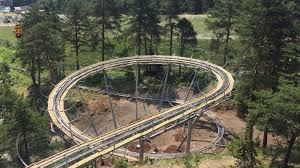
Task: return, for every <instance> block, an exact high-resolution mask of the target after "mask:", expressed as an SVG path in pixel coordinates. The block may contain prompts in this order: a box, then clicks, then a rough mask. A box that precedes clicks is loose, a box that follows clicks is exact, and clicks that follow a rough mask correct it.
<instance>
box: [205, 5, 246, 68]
mask: <svg viewBox="0 0 300 168" xmlns="http://www.w3.org/2000/svg"><path fill="white" fill-rule="evenodd" d="M240 3H241V2H240V0H217V1H215V5H214V7H213V8H212V9H211V10H209V18H208V19H207V20H206V22H207V25H208V28H209V29H211V30H212V31H213V40H212V41H211V43H212V44H211V45H212V46H214V47H213V49H214V50H215V52H219V50H220V49H221V48H223V51H222V54H223V56H224V65H226V64H227V62H228V60H227V59H228V57H229V58H232V57H233V56H232V55H233V51H231V50H232V49H231V47H230V46H231V40H232V37H233V36H234V35H235V26H236V23H237V18H238V16H239V10H240Z"/></svg>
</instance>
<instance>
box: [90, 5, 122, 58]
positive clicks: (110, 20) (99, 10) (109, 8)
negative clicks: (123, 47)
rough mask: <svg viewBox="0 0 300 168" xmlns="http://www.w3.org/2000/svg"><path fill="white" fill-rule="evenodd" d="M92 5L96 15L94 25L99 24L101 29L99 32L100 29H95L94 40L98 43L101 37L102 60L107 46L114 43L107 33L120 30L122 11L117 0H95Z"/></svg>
mask: <svg viewBox="0 0 300 168" xmlns="http://www.w3.org/2000/svg"><path fill="white" fill-rule="evenodd" d="M92 5H93V9H94V10H93V15H94V16H95V17H96V19H95V22H94V25H92V26H93V27H97V26H99V29H100V32H98V30H99V29H98V30H97V29H96V30H94V33H95V34H96V35H94V36H93V38H94V39H92V40H93V41H95V42H94V43H96V44H97V41H98V40H99V39H101V60H102V61H104V60H105V52H106V50H107V48H108V47H107V46H108V45H112V44H111V43H110V42H109V40H108V38H107V37H106V33H107V32H108V31H120V27H121V25H120V18H121V13H120V9H119V5H118V1H117V0H110V1H105V0H95V1H94V2H93V3H92ZM98 33H100V34H98Z"/></svg>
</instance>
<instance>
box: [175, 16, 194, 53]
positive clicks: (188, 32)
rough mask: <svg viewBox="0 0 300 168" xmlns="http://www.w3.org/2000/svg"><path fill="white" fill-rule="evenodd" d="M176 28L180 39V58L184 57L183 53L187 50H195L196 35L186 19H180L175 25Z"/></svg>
mask: <svg viewBox="0 0 300 168" xmlns="http://www.w3.org/2000/svg"><path fill="white" fill-rule="evenodd" d="M177 28H178V31H179V39H180V54H179V55H180V56H184V55H185V51H186V50H187V49H188V48H195V46H196V44H197V38H196V36H197V33H196V32H195V30H194V27H193V25H192V23H191V22H190V21H188V20H187V19H186V18H182V19H180V20H179V22H178V23H177Z"/></svg>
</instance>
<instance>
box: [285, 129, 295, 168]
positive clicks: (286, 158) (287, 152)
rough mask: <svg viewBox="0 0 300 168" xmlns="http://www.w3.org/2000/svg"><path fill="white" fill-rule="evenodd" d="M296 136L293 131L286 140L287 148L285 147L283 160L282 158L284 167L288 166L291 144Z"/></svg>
mask: <svg viewBox="0 0 300 168" xmlns="http://www.w3.org/2000/svg"><path fill="white" fill-rule="evenodd" d="M296 138H297V135H296V134H295V133H294V132H292V135H291V138H290V139H289V140H288V148H287V151H286V154H285V156H284V160H283V166H284V167H285V168H288V163H289V159H290V156H291V153H292V149H293V145H294V143H295V140H296Z"/></svg>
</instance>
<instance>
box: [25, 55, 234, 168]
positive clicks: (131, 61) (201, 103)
mask: <svg viewBox="0 0 300 168" xmlns="http://www.w3.org/2000/svg"><path fill="white" fill-rule="evenodd" d="M136 64H146V65H150V64H151V65H155V64H157V65H168V64H175V65H180V66H186V67H191V68H196V69H203V70H208V71H212V72H213V74H214V75H215V77H216V79H217V80H218V84H217V86H216V88H215V89H213V90H212V91H211V92H209V93H207V94H205V95H204V96H201V97H197V98H195V99H193V100H191V101H188V102H186V103H185V104H182V105H178V106H175V107H173V108H170V109H168V110H167V111H164V112H162V113H159V114H157V115H153V116H149V117H147V118H144V119H141V120H138V121H136V122H134V123H132V124H130V125H128V126H125V127H120V128H118V129H115V130H113V131H111V132H108V133H106V134H104V135H101V136H99V137H96V138H92V137H89V136H88V135H86V134H84V133H83V132H82V131H81V130H79V129H78V128H76V127H75V126H74V125H72V123H71V122H70V120H69V119H68V117H67V116H66V114H65V111H64V98H65V96H66V94H67V93H68V91H69V90H70V89H71V88H72V87H73V86H74V85H75V84H76V83H77V82H78V81H80V80H81V79H84V78H86V77H88V76H92V75H95V74H97V73H101V72H102V71H103V70H107V69H113V68H117V67H125V66H130V65H136ZM233 85H234V79H233V77H232V75H231V74H230V73H229V72H227V71H226V70H225V69H223V68H222V67H220V66H218V65H214V64H211V63H209V62H206V61H201V60H197V59H191V58H185V57H177V56H157V55H156V56H136V57H126V58H119V59H114V60H108V61H104V62H100V63H97V64H94V65H91V66H88V67H85V68H83V69H81V70H79V71H76V72H74V73H72V74H71V75H69V76H67V77H66V78H65V79H63V80H62V81H61V82H60V83H58V84H57V85H56V86H55V88H54V89H53V90H52V92H51V93H50V95H49V100H48V112H49V115H50V117H51V119H52V122H53V123H54V124H55V125H56V126H57V127H58V128H59V129H61V130H62V131H63V132H64V133H65V134H66V135H67V136H69V137H71V138H73V139H74V140H75V141H76V142H77V143H78V144H79V145H75V146H73V147H71V148H69V149H67V150H64V151H62V152H59V153H57V154H55V155H53V156H51V157H49V158H46V159H44V160H41V161H39V162H37V163H33V164H31V165H30V166H29V167H63V166H67V167H79V166H82V165H85V164H87V163H89V162H90V161H92V160H95V159H96V158H98V157H100V156H103V155H105V154H108V153H110V152H112V151H114V150H116V149H118V148H120V147H122V146H124V145H125V144H128V143H129V142H132V141H134V140H136V139H138V138H141V137H144V136H146V135H148V134H150V133H152V132H154V131H156V130H158V129H160V128H162V127H164V126H166V125H168V124H170V123H174V122H176V121H178V120H180V119H182V118H186V117H188V116H190V115H191V114H194V113H196V112H199V111H204V110H207V109H208V108H209V107H211V106H213V105H214V104H216V103H219V102H222V100H223V99H224V98H225V96H226V95H228V94H230V93H231V91H232V89H233Z"/></svg>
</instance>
